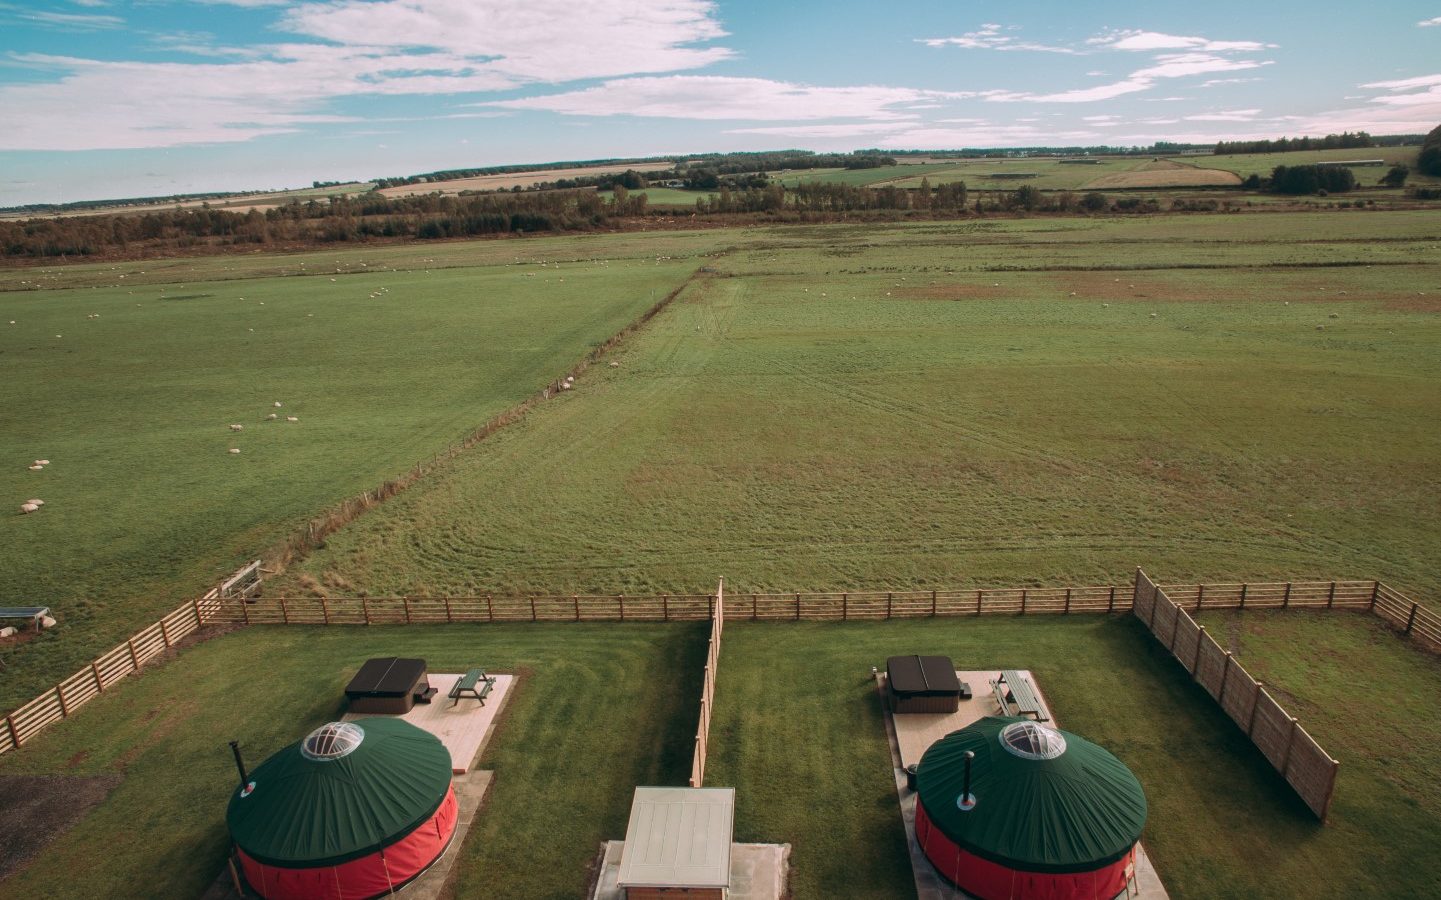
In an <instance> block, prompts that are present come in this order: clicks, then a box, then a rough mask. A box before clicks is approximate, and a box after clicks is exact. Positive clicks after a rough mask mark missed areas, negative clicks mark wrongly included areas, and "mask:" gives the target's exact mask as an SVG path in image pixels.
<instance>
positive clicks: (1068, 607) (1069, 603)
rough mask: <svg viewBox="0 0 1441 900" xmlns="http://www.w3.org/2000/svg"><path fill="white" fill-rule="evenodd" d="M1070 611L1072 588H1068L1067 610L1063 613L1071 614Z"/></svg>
mask: <svg viewBox="0 0 1441 900" xmlns="http://www.w3.org/2000/svg"><path fill="white" fill-rule="evenodd" d="M1070 611H1071V589H1070V588H1066V608H1065V609H1063V610H1062V612H1064V613H1070Z"/></svg>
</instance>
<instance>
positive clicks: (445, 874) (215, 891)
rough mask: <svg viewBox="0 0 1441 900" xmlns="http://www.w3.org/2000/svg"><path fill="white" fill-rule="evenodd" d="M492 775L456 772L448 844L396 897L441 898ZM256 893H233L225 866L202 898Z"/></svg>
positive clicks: (220, 898) (225, 898)
mask: <svg viewBox="0 0 1441 900" xmlns="http://www.w3.org/2000/svg"><path fill="white" fill-rule="evenodd" d="M494 775H495V773H494V772H490V771H486V770H477V771H475V772H471V773H469V774H466V775H457V776H456V777H455V778H454V779H452V781H451V784H452V785H454V787H455V803H456V807H457V809H456V820H455V834H454V835H452V836H451V838H450V845H449V846H447V847H446V848H445V852H444V853H442V854H441V855H440V858H439V859H437V860H436V861H435V862H433V863H431V865H430V868H429V869H426V870H425V872H423V873H422V874H421V876H420V877H419V878H417V879H415V880H414V881H412V882H411V883H410V884H407V885H406V886H405V887H403V888H401V889H400V890H398V891H396V892H395V895H396V896H398V897H406V898H408V900H437V898H438V897H440V895H441V891H442V890H443V889H444V888H445V885H446V882H448V881H449V880H450V872H451V868H452V867H453V866H454V865H455V860H456V859H457V858H458V857H459V856H460V848H461V845H463V844H464V843H465V836H466V835H467V834H469V833H470V826H471V823H472V822H474V821H475V816H476V813H478V812H480V808H481V806H482V805H483V804H484V803H485V795H486V792H487V791H488V790H490V782H491V779H492V778H493V777H494ZM256 896H257V895H256V894H255V893H253V892H251V891H245V892H244V893H237V892H236V890H235V881H234V879H233V878H232V876H231V874H230V868H229V866H228V865H227V866H226V868H225V869H224V870H223V871H221V873H220V877H219V878H217V879H215V881H214V883H212V884H211V885H210V888H209V889H208V890H206V892H205V893H204V894H202V895H201V900H230V898H234V897H256Z"/></svg>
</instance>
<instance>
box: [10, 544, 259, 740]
mask: <svg viewBox="0 0 1441 900" xmlns="http://www.w3.org/2000/svg"><path fill="white" fill-rule="evenodd" d="M259 586H260V563H259V561H258V560H257V561H255V562H251V563H249V564H247V565H245V566H243V567H242V568H241V569H240V570H239V571H238V572H236V573H235V574H234V575H232V576H230V578H227V579H226V580H225V581H223V582H221V583H220V584H219V585H217V586H216V587H213V588H211V589H210V590H209V591H207V592H206V593H205V595H204V596H202V597H198V598H196V599H195V600H191V601H189V602H187V603H184V604H182V605H181V606H179V607H178V608H176V609H174V610H172V611H170V612H169V613H167V614H166V615H164V616H162V617H161V619H160V621H158V622H155V623H153V624H151V625H148V626H146V627H145V628H142V629H141V630H140V631H138V632H136V633H135V634H133V635H131V636H130V637H129V638H126V640H125V643H123V644H121V645H120V646H118V647H116V648H115V649H114V650H111V651H110V652H108V653H102V654H101V655H100V656H98V657H96V658H95V659H94V660H93V661H91V663H90V664H89V665H87V666H86V667H85V668H83V669H81V670H80V671H78V672H76V673H75V674H74V675H71V676H70V677H69V678H67V679H65V680H64V681H62V682H60V683H59V684H57V685H55V687H53V688H51V689H50V690H48V691H46V692H45V693H43V694H41V695H40V696H38V697H36V698H35V699H34V700H31V701H30V702H29V703H27V704H25V705H24V706H22V707H20V708H19V709H17V710H15V711H14V712H12V713H10V714H9V715H7V716H6V717H5V723H4V728H0V753H7V752H9V751H11V750H17V749H19V748H20V747H21V746H23V745H24V744H25V743H26V742H28V741H29V740H30V739H32V738H34V737H35V736H36V735H37V734H39V733H40V732H41V731H43V730H45V729H46V728H48V727H49V726H51V725H53V724H54V723H56V722H58V721H60V720H61V719H67V718H69V717H70V716H71V715H73V714H74V713H75V711H76V710H78V709H79V708H80V707H82V706H84V705H85V704H87V703H89V702H90V701H91V700H94V699H95V698H96V697H98V696H100V694H101V693H103V692H104V691H105V690H106V689H107V688H109V687H110V686H111V685H113V684H115V683H116V682H117V681H120V680H121V679H124V678H126V677H128V676H130V675H132V674H134V673H135V672H138V671H140V668H141V667H142V666H144V665H145V664H146V663H148V662H150V661H151V660H153V659H155V658H156V657H157V656H160V655H161V654H163V653H164V652H165V651H166V650H169V649H170V648H171V647H173V646H174V645H175V644H176V643H178V642H179V641H181V640H182V639H184V638H186V637H188V636H189V635H191V634H194V633H195V632H196V631H199V630H200V629H201V628H202V627H204V626H206V625H209V624H211V623H212V618H211V617H212V616H213V615H215V614H217V613H219V612H221V611H223V610H224V609H225V608H227V604H228V603H229V602H230V601H232V600H234V601H236V602H240V601H241V600H242V598H244V597H245V596H248V595H249V594H251V593H254V592H255V591H256V590H258V589H259Z"/></svg>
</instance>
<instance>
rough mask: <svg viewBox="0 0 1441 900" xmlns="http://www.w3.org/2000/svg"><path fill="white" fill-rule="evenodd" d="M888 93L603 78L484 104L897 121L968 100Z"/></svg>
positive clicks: (765, 82)
mask: <svg viewBox="0 0 1441 900" xmlns="http://www.w3.org/2000/svg"><path fill="white" fill-rule="evenodd" d="M973 96H977V94H975V93H973V92H966V93H953V92H941V91H923V90H916V89H914V88H893V87H883V86H879V85H867V86H861V87H816V86H813V85H804V84H795V83H793V82H786V81H772V80H770V79H766V78H731V77H723V76H716V75H670V76H665V77H639V78H625V79H618V80H613V81H607V82H605V83H603V84H599V85H596V86H595V87H590V88H585V89H583V90H578V91H567V92H565V93H561V94H546V95H543V96H539V97H521V98H518V99H515V100H499V101H495V102H492V103H488V104H485V105H487V106H496V107H502V108H505V109H541V110H548V111H550V112H556V113H561V114H562V115H568V116H620V115H629V116H647V117H653V118H667V119H742V120H744V119H749V120H752V121H776V120H802V121H804V120H817V119H839V118H858V119H872V120H875V119H896V118H901V117H903V116H911V115H914V110H916V109H922V108H930V107H932V106H934V105H935V103H936V102H937V101H939V100H951V99H960V98H965V97H973Z"/></svg>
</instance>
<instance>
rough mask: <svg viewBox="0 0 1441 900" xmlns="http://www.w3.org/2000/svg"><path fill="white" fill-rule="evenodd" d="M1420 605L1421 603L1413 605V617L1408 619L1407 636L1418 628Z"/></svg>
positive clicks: (1410, 616)
mask: <svg viewBox="0 0 1441 900" xmlns="http://www.w3.org/2000/svg"><path fill="white" fill-rule="evenodd" d="M1420 605H1421V604H1419V603H1413V604H1411V615H1409V616H1407V617H1406V634H1410V633H1411V629H1412V628H1414V627H1416V610H1417V608H1418V607H1420Z"/></svg>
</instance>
